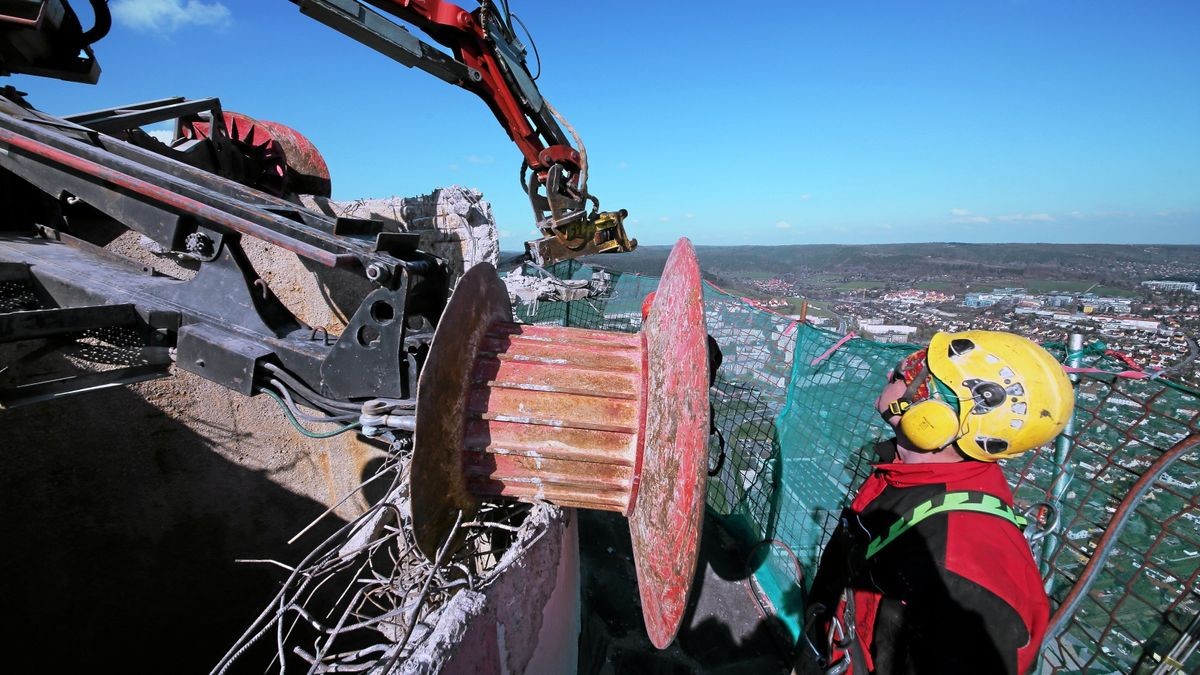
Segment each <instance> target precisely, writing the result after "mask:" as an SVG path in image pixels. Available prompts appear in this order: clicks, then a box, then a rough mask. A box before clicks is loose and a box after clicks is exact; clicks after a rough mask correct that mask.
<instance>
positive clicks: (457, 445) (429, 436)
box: [409, 263, 512, 559]
mask: <svg viewBox="0 0 1200 675" xmlns="http://www.w3.org/2000/svg"><path fill="white" fill-rule="evenodd" d="M497 321H512V305H510V304H509V302H508V290H507V289H505V288H504V284H503V283H501V282H500V279H499V277H497V276H496V268H494V267H492V266H491V265H490V264H488V263H480V264H478V265H476V266H474V267H472V268H471V269H470V270H468V271H467V273H466V274H464V275H463V276H462V278H461V279H459V280H458V286H457V287H456V288H455V291H454V295H452V296H451V297H450V302H448V303H447V304H446V310H445V311H444V312H443V313H442V318H441V321H439V322H438V326H437V331H436V332H435V333H434V336H433V343H432V344H431V346H430V350H429V357H428V358H427V359H426V361H425V367H424V368H423V369H422V370H421V378H420V380H419V381H418V384H417V410H419V411H421V413H420V414H419V415H417V428H416V431H415V432H414V433H413V448H414V452H413V460H412V466H411V468H410V479H409V481H410V485H411V490H412V519H413V528H414V530H415V534H416V541H417V547H418V548H419V549H420V550H421V553H423V554H424V555H425V557H427V558H430V559H432V558H433V557H434V556H435V555H436V553H437V550H438V547H439V546H441V545H442V543H444V542H445V540H446V534H447V533H448V532H449V531H450V530H451V528H452V527H453V526H454V521H455V519H456V517H457V515H458V511H459V510H460V509H461V510H464V511H467V512H471V511H473V510H474V508H475V507H476V506H477V504H478V501H477V500H476V499H475V498H474V497H472V496H471V495H470V494H468V493H467V490H466V485H465V483H464V481H463V471H462V466H463V460H462V456H463V437H464V435H465V432H466V425H465V424H464V420H465V418H466V408H467V397H466V396H464V393H465V392H467V391H468V390H469V388H470V386H471V381H472V378H471V372H472V370H473V369H474V355H475V354H476V353H477V352H478V351H479V345H480V342H481V341H482V340H483V337H484V333H485V332H487V328H488V326H489V325H490V324H491V323H493V322H497ZM464 515H466V514H464Z"/></svg>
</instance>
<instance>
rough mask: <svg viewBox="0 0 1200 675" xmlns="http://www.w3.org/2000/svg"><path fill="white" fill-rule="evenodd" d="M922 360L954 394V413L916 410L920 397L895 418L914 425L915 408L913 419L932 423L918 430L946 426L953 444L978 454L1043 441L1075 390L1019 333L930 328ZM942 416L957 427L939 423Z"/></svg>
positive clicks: (1000, 455) (1065, 416)
mask: <svg viewBox="0 0 1200 675" xmlns="http://www.w3.org/2000/svg"><path fill="white" fill-rule="evenodd" d="M926 362H927V364H928V366H929V372H930V373H931V374H932V375H933V376H934V377H936V378H937V379H938V380H940V381H941V382H942V383H943V384H945V385H946V386H947V387H949V388H950V389H951V390H952V392H953V394H954V396H955V397H957V398H958V416H957V420H955V419H954V416H953V414H951V415H950V416H949V417H948V418H947V417H946V416H945V415H940V416H927V415H924V414H923V413H924V412H925V411H923V410H920V409H919V408H920V407H921V406H923V405H924V402H922V403H918V404H916V405H914V406H913V407H912V408H911V409H910V410H909V411H907V412H906V413H905V415H904V417H903V418H902V419H901V424H902V425H904V426H905V427H911V431H913V432H914V433H915V432H917V428H916V425H915V424H912V423H909V422H910V420H909V417H910V414H911V413H913V412H916V413H918V414H916V415H912V416H911V417H912V422H913V423H915V422H918V421H920V422H922V423H923V425H924V426H928V425H930V424H932V426H936V427H939V429H937V430H933V429H926V430H925V431H927V432H928V431H937V432H939V433H941V432H947V433H942V436H943V437H949V438H950V439H951V440H957V442H958V448H959V449H960V450H962V451H963V452H964V453H965V454H967V455H968V456H970V457H972V458H974V459H977V460H980V461H984V462H994V461H996V460H999V459H1009V458H1012V457H1016V456H1017V455H1020V454H1021V453H1023V452H1026V451H1028V450H1031V449H1033V448H1036V447H1038V446H1040V445H1042V444H1043V443H1046V442H1048V441H1050V440H1051V439H1053V438H1054V437H1055V436H1057V435H1058V434H1059V433H1060V432H1062V430H1063V427H1065V426H1066V425H1067V422H1068V420H1070V419H1071V413H1072V411H1073V410H1074V408H1075V392H1074V389H1073V388H1072V387H1071V381H1070V380H1069V379H1067V375H1066V373H1064V372H1063V369H1062V365H1061V364H1060V363H1059V362H1058V361H1057V360H1055V358H1054V357H1053V356H1051V355H1050V354H1049V353H1048V352H1047V351H1046V350H1045V349H1042V348H1041V347H1040V346H1038V345H1037V344H1036V343H1034V342H1033V341H1031V340H1029V339H1027V338H1023V337H1021V336H1020V335H1013V334H1012V333H1002V332H997V331H986V330H972V331H965V332H962V333H938V334H937V335H935V336H933V339H932V340H930V341H929V350H928V353H927V355H926ZM927 407H930V408H932V407H933V406H927ZM940 407H941V406H939V408H940ZM931 412H932V411H931ZM948 424H955V425H956V426H957V429H946V425H948ZM906 430H910V429H907V428H906ZM918 435H926V436H928V435H929V434H918ZM933 435H937V433H934V434H933ZM948 442H949V441H947V443H948Z"/></svg>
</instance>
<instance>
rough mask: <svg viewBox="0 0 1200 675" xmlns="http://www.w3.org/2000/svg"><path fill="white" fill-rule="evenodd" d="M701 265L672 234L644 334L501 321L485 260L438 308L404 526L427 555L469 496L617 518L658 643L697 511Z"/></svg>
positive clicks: (675, 614) (685, 575) (702, 411)
mask: <svg viewBox="0 0 1200 675" xmlns="http://www.w3.org/2000/svg"><path fill="white" fill-rule="evenodd" d="M705 336H706V333H705V329H704V309H703V303H702V296H701V288H700V271H699V267H698V265H697V263H696V257H695V252H694V250H693V249H692V246H691V243H690V242H688V241H687V240H686V239H683V240H680V243H679V244H677V245H676V247H675V249H674V251H673V252H672V254H671V258H670V259H669V260H668V264H667V273H666V274H665V275H664V277H663V282H662V286H661V290H660V292H659V299H658V300H656V303H655V307H654V309H653V310H652V311H651V314H650V317H649V319H648V320H647V322H646V325H645V327H644V329H643V332H642V333H640V334H637V335H629V334H625V333H610V332H607V331H595V330H583V329H577V328H557V327H544V326H527V325H521V324H517V323H514V322H513V321H512V315H511V308H510V306H509V304H508V296H507V291H506V290H505V288H504V285H503V284H502V283H501V282H500V279H499V277H497V276H496V273H495V270H494V269H493V268H492V267H491V266H490V265H479V266H476V267H474V268H472V269H471V270H469V271H468V272H467V273H466V274H465V275H464V276H463V278H462V280H461V281H460V282H459V286H458V289H457V290H456V291H455V293H454V295H453V297H451V299H450V303H449V304H448V305H447V307H446V311H445V313H444V314H443V315H442V319H441V323H439V325H438V329H437V334H436V335H435V337H434V340H433V344H432V346H431V348H430V352H429V359H428V361H427V362H426V365H425V369H424V371H423V372H422V374H421V382H420V386H419V388H418V392H417V411H418V412H417V428H416V437H415V439H414V453H413V464H412V478H411V490H412V504H413V506H412V508H413V524H414V528H415V529H416V538H417V543H418V546H419V548H420V549H421V551H422V552H423V553H425V555H427V556H432V555H433V554H434V553H435V552H436V550H437V547H438V546H439V545H440V544H441V543H442V542H444V541H445V539H446V537H447V533H448V531H449V530H450V529H451V528H452V527H453V523H454V519H455V517H456V516H457V511H458V510H459V509H465V510H470V509H472V508H474V505H475V504H477V503H478V498H480V497H497V496H503V497H511V498H516V499H521V500H524V501H534V502H536V501H548V502H551V503H553V504H557V505H559V506H564V507H573V508H586V509H596V510H604V511H616V512H619V513H622V514H625V515H627V516H629V517H630V531H631V535H632V537H633V544H634V546H633V548H634V556H635V560H636V563H637V570H638V581H639V583H638V585H639V589H640V593H641V597H642V611H643V615H644V618H645V621H646V629H647V632H648V633H649V635H650V638H651V641H652V642H653V643H654V644H655V645H656V646H658V647H659V648H663V647H666V646H667V645H668V644H670V642H671V641H672V640H673V639H674V637H675V633H676V631H677V630H678V628H679V623H680V620H681V619H682V616H683V610H684V607H685V606H686V603H687V597H688V593H689V591H690V590H691V582H692V575H693V572H694V570H695V565H696V557H697V551H698V546H699V537H700V524H701V520H702V516H703V509H704V484H705V483H704V482H705V479H706V477H707V466H706V464H705V451H706V441H707V434H708V414H709V410H708V371H707V362H708V361H707V356H706V352H705V350H706V342H705Z"/></svg>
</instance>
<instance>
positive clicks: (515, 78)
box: [292, 0, 637, 264]
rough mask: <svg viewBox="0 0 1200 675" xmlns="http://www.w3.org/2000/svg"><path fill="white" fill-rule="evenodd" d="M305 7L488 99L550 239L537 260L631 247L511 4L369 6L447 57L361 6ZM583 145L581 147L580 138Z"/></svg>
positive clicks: (405, 1)
mask: <svg viewBox="0 0 1200 675" xmlns="http://www.w3.org/2000/svg"><path fill="white" fill-rule="evenodd" d="M292 2H294V3H295V4H297V5H299V7H300V10H301V11H302V12H303V13H305V14H307V15H309V16H311V17H313V18H315V19H317V20H318V21H320V22H322V23H324V24H326V25H328V26H330V27H331V28H334V29H335V30H338V31H339V32H342V33H344V34H346V35H348V36H350V37H352V38H354V39H355V40H358V41H359V42H362V43H363V44H365V45H367V46H369V47H371V48H373V49H375V50H377V51H379V52H380V53H382V54H384V55H386V56H389V57H391V58H392V59H394V60H396V61H399V62H400V63H402V64H404V65H406V66H409V67H415V68H420V69H421V70H424V71H426V72H428V73H430V74H431V75H434V76H436V77H438V78H440V79H442V80H444V81H446V82H449V83H451V84H454V85H457V86H460V87H462V88H463V89H466V90H467V91H470V92H472V93H474V94H475V95H476V96H479V97H480V98H481V99H483V101H484V102H485V103H486V104H487V105H488V107H489V108H490V109H491V111H492V113H493V114H494V115H495V116H496V119H497V120H499V121H500V124H501V126H503V127H504V129H505V131H507V132H508V135H509V137H510V138H511V139H512V140H513V142H514V143H516V145H517V148H518V149H519V150H520V151H521V154H522V156H523V161H522V163H521V187H522V189H523V190H525V192H526V194H527V195H528V196H529V199H530V203H531V204H532V206H533V212H534V217H535V218H536V220H537V225H538V229H539V231H540V232H541V233H542V235H543V236H542V238H540V239H538V240H535V241H530V242H527V243H526V251H527V253H528V254H529V256H530V257H531V258H532V259H533V260H534V261H535V262H538V263H541V264H548V263H552V262H555V261H557V260H563V259H567V258H574V257H578V256H581V255H591V254H595V253H608V252H622V251H631V250H633V249H634V248H635V247H636V246H637V241H636V240H633V239H630V238H629V237H628V236H627V235H626V234H625V227H624V218H625V215H626V214H625V211H624V210H619V211H600V208H599V207H600V202H599V200H598V199H596V197H595V196H594V195H592V194H590V193H589V192H588V189H587V153H586V151H585V149H584V147H583V143H582V141H581V140H580V138H579V137H578V135H575V133H574V130H571V134H570V136H572V137H573V138H568V134H567V133H565V132H564V131H563V127H562V126H560V122H561V123H562V124H563V125H565V126H566V127H567V128H568V129H571V127H570V125H569V124H567V123H566V121H565V120H564V119H563V118H562V117H561V116H560V115H559V114H558V112H557V111H556V110H555V109H554V108H553V106H551V105H550V103H549V102H548V101H546V99H545V98H543V97H542V95H541V92H539V91H538V88H537V85H536V84H535V82H534V77H533V75H532V74H531V73H530V72H529V68H528V66H527V64H526V54H527V50H526V48H525V46H524V45H523V44H522V43H521V41H520V40H519V39H518V38H517V36H516V33H515V31H514V28H513V17H512V13H511V12H510V11H509V10H508V7H507V2H503V3H502V4H500V5H498V4H496V3H494V2H492V1H491V0H481V3H480V6H479V7H478V8H476V9H475V10H474V11H470V12H469V11H467V10H466V9H464V8H462V7H459V6H458V5H455V4H453V3H450V2H445V1H443V0H369V4H370V5H372V6H374V7H376V8H378V9H379V10H382V12H386V13H387V14H390V15H392V16H394V17H396V18H399V19H401V20H403V21H405V22H407V23H409V24H411V25H412V26H414V27H415V28H417V29H419V30H420V31H421V32H423V33H425V34H426V35H428V36H429V37H430V38H431V39H432V40H433V41H435V42H437V43H438V44H440V45H442V46H443V47H445V48H446V49H448V50H450V53H449V54H447V53H446V52H445V51H442V50H440V49H437V48H436V47H434V46H432V45H430V44H428V43H426V42H424V41H422V40H421V39H419V38H417V37H416V36H414V35H413V34H412V33H410V32H409V31H408V30H406V29H405V28H404V27H403V26H400V25H398V24H396V23H395V22H394V21H392V20H391V19H390V18H388V17H387V16H384V15H383V14H381V13H380V12H377V11H375V10H374V9H372V8H371V7H369V6H368V3H365V2H360V0H292ZM572 140H574V145H572V143H571V141H572Z"/></svg>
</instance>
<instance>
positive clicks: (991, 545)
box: [810, 461, 1049, 675]
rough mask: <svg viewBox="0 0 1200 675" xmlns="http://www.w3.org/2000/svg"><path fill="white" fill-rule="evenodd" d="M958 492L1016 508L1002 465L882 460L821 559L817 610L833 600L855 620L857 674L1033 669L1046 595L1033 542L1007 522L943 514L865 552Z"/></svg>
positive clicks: (1045, 617) (1042, 629)
mask: <svg viewBox="0 0 1200 675" xmlns="http://www.w3.org/2000/svg"><path fill="white" fill-rule="evenodd" d="M960 491H970V492H974V493H984V494H986V495H992V496H994V497H996V498H998V499H1000V501H1001V502H1003V503H1004V504H1005V505H1007V506H1008V507H1009V508H1011V507H1012V491H1011V490H1010V489H1009V487H1008V483H1007V482H1006V481H1005V479H1004V474H1003V472H1002V471H1001V469H1000V467H999V466H997V465H996V464H992V463H985V462H975V461H964V462H958V463H949V464H904V463H902V462H899V461H896V462H892V463H887V464H878V465H876V466H875V472H874V473H873V474H872V475H871V477H870V478H868V479H867V481H866V483H865V484H864V485H863V487H862V489H861V490H859V493H858V495H857V496H856V497H855V499H854V502H853V503H852V504H851V505H850V507H849V508H848V509H846V511H845V512H844V513H843V515H842V520H841V524H840V525H839V526H838V528H837V530H836V531H835V532H834V535H833V538H832V539H831V540H830V542H829V544H828V545H827V546H826V548H825V551H824V553H823V554H822V556H821V565H820V567H819V569H818V571H817V576H816V578H815V579H814V581H813V588H812V591H811V594H810V606H815V605H817V604H820V605H822V606H824V607H829V608H834V607H836V608H838V609H837V610H836V614H838V615H840V616H842V617H845V616H847V615H848V616H850V617H852V618H853V623H854V624H855V627H856V632H857V645H855V648H852V649H851V653H852V654H853V653H855V652H857V657H858V658H857V659H852V664H853V668H854V670H853V672H854V675H864V674H865V673H866V672H872V673H881V674H883V673H921V674H922V675H924V674H928V673H1004V674H1007V675H1013V674H1016V673H1026V672H1028V671H1029V670H1030V669H1031V668H1032V667H1033V664H1034V660H1035V659H1036V657H1037V651H1038V649H1039V648H1040V646H1041V642H1042V636H1043V635H1044V634H1045V630H1046V622H1047V620H1048V616H1049V602H1048V600H1047V598H1046V594H1045V592H1044V591H1043V590H1042V581H1041V578H1040V576H1039V574H1038V570H1037V565H1036V564H1035V563H1034V561H1033V556H1032V555H1031V554H1030V551H1029V545H1028V544H1027V543H1026V541H1025V538H1024V536H1023V535H1022V533H1021V531H1020V529H1018V528H1017V527H1016V526H1015V525H1014V524H1013V523H1012V522H1009V521H1007V520H1005V519H1003V518H1000V517H997V516H996V515H991V514H988V513H979V512H972V511H961V510H951V511H946V512H941V513H938V514H936V515H932V516H930V517H928V518H926V519H924V520H921V521H920V522H918V523H916V524H915V525H913V526H912V527H911V528H910V529H907V530H905V531H903V533H902V534H900V535H899V536H897V537H895V538H894V539H893V540H891V541H890V542H888V543H887V544H886V546H883V547H882V548H878V549H877V550H876V551H875V552H873V554H872V555H871V556H870V557H869V558H867V557H866V551H867V549H868V547H869V546H870V542H872V541H873V540H874V541H876V547H877V546H878V541H879V540H880V538H886V536H887V534H888V532H889V530H890V529H891V528H892V527H893V526H894V525H896V523H897V521H899V520H901V519H902V518H904V517H905V516H906V515H908V514H911V512H912V510H913V509H914V508H916V507H919V506H921V505H922V504H926V503H928V502H930V501H933V502H934V503H938V500H939V499H941V498H943V497H944V496H945V495H946V493H948V492H960ZM845 589H850V590H851V591H852V595H853V599H854V606H853V607H852V608H850V609H852V610H853V611H852V612H849V613H847V612H846V611H845V610H846V608H845V607H844V605H841V606H839V597H840V596H841V594H842V591H843V590H845ZM832 615H833V614H830V615H828V616H832ZM828 616H826V617H825V618H828ZM822 623H824V622H820V621H819V622H818V624H817V625H822Z"/></svg>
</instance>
